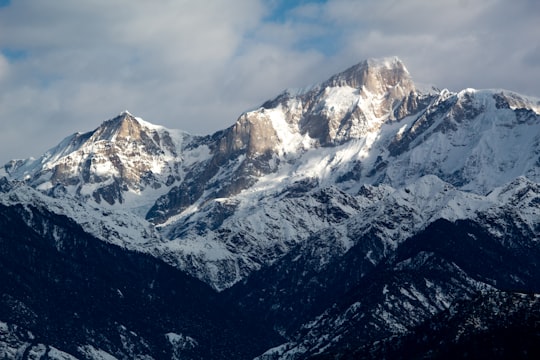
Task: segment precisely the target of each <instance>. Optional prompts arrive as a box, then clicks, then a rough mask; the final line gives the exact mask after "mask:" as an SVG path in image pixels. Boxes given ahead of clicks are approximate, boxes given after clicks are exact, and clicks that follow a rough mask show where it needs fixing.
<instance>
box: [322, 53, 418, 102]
mask: <svg viewBox="0 0 540 360" xmlns="http://www.w3.org/2000/svg"><path fill="white" fill-rule="evenodd" d="M327 85H329V86H350V87H353V88H363V89H364V90H367V91H369V92H371V93H374V94H378V95H382V94H385V93H387V92H388V91H390V90H391V89H395V88H398V87H399V88H401V90H402V91H401V92H402V93H404V94H408V93H409V92H411V91H413V90H414V83H413V81H412V78H411V75H410V74H409V71H408V70H407V68H406V67H405V65H404V64H403V62H402V61H401V60H400V59H399V58H398V57H395V56H394V57H385V58H372V59H367V60H364V61H362V62H360V63H358V64H356V65H354V66H352V67H350V68H348V69H347V70H345V71H343V72H341V73H339V74H337V75H334V76H332V77H331V78H330V79H329V80H328V82H327Z"/></svg>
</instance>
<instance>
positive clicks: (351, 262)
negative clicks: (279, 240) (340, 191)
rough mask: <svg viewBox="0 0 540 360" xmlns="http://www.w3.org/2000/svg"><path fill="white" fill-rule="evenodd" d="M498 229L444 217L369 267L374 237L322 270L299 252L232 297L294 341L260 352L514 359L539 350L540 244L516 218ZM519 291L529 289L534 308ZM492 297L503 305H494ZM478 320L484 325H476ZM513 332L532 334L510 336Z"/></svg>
mask: <svg viewBox="0 0 540 360" xmlns="http://www.w3.org/2000/svg"><path fill="white" fill-rule="evenodd" d="M499 226H504V227H505V229H506V231H507V233H506V236H503V237H502V238H497V237H494V236H493V235H492V234H490V233H489V232H488V231H487V230H486V224H485V223H479V222H475V221H470V220H459V221H456V222H450V221H447V220H438V221H435V222H434V223H432V224H431V225H429V226H428V227H427V228H426V229H425V230H424V231H422V232H421V233H419V234H418V235H416V236H414V237H412V238H410V239H408V240H407V241H405V242H404V243H403V244H401V245H400V246H399V247H398V249H397V250H396V252H395V253H393V254H392V255H391V256H388V257H386V258H385V259H384V260H383V261H381V263H379V264H378V265H377V266H369V265H367V264H368V263H369V262H368V261H367V260H366V258H365V248H364V247H365V246H370V247H371V249H375V248H376V247H373V244H376V243H377V240H376V237H365V238H363V239H361V240H360V244H362V245H361V246H356V247H354V248H352V249H351V250H349V252H347V254H346V255H344V256H342V257H340V258H337V259H335V260H334V261H333V262H331V263H329V264H328V265H327V266H326V267H325V268H324V269H323V270H320V271H315V270H313V267H312V266H310V265H309V263H310V262H312V261H313V260H314V259H313V258H310V255H308V254H310V253H311V254H313V252H309V251H305V249H304V251H299V252H295V251H293V252H291V254H290V255H291V256H293V258H286V259H283V260H282V261H280V262H278V263H276V264H275V265H274V266H273V267H271V268H269V269H265V270H263V271H261V272H259V273H257V274H255V275H253V276H252V277H251V278H250V279H249V280H248V281H246V282H245V283H244V284H241V285H237V286H235V287H234V288H233V289H231V290H230V291H229V294H230V296H231V297H232V298H236V299H238V301H239V302H240V303H241V305H242V306H243V307H244V308H245V311H247V312H251V313H252V314H264V315H265V316H266V321H268V322H270V323H274V324H275V326H276V328H277V329H280V330H281V332H282V333H284V334H286V336H287V337H288V338H289V339H290V341H289V342H288V343H287V344H284V345H282V346H281V347H278V348H276V349H274V350H271V351H269V352H268V353H266V354H265V355H264V356H262V357H261V359H305V358H311V357H315V358H328V359H330V358H374V359H380V358H390V359H392V358H403V359H407V358H415V357H420V358H422V357H424V356H427V357H431V356H433V357H435V358H440V357H442V358H445V357H446V355H447V353H446V351H448V354H452V356H457V357H463V356H466V354H467V353H471V354H476V355H479V354H484V355H485V356H487V357H488V358H490V357H493V358H497V357H503V358H511V356H510V354H513V351H514V350H516V349H519V350H520V351H521V356H523V357H524V358H533V356H532V354H537V353H538V352H539V351H540V331H539V330H540V328H539V325H540V312H539V306H540V305H539V300H538V299H539V296H540V295H536V296H534V295H533V294H535V293H536V294H540V266H539V262H538V259H540V246H539V245H538V243H537V242H531V241H530V240H531V239H530V237H529V235H530V234H529V233H528V232H527V231H524V230H523V229H520V227H519V226H516V224H514V223H513V221H512V220H510V219H507V221H506V222H500V223H499ZM299 253H302V254H303V255H302V256H298V254H299ZM311 256H312V255H311ZM519 293H527V294H531V297H530V299H532V300H531V301H530V304H531V308H530V313H529V312H528V309H527V306H526V305H525V302H524V301H525V300H523V301H521V300H519V299H521V297H520V296H521V295H519ZM492 299H496V303H503V304H502V305H501V306H492V307H489V306H487V305H486V304H485V303H486V302H488V303H489V301H492ZM516 299H517V300H516ZM527 299H528V298H527ZM493 301H495V300H493ZM476 308H478V309H479V310H478V315H476V312H475V311H476V310H475V309H476ZM456 309H459V310H456ZM461 309H463V310H461ZM449 312H450V313H449ZM516 313H519V314H518V315H516ZM445 314H446V315H445ZM445 317H451V319H452V322H450V321H449V320H448V321H447V319H446V318H445ZM471 318H474V319H476V320H474V321H479V322H481V323H482V326H480V325H479V326H474V325H471V326H468V325H467V324H469V323H470V321H472V320H471ZM460 327H463V328H464V330H463V331H462V332H461V333H460V336H459V337H458V338H456V339H454V338H453V337H451V336H455V333H456V332H458V329H459V328H460ZM432 328H435V329H436V330H438V332H433V331H432ZM295 329H296V330H295ZM510 329H513V330H510ZM533 330H534V331H533ZM512 331H517V333H520V334H522V333H524V334H527V336H526V337H524V338H522V339H519V338H518V337H516V336H513V337H507V336H505V334H506V335H508V334H510V333H511V332H512ZM529 331H532V332H529ZM469 335H470V337H471V338H468V336H469ZM474 337H476V338H474ZM381 341H382V342H381ZM416 342H418V344H417V343H416ZM439 343H444V346H445V347H444V349H445V350H441V349H439V345H438V344H439ZM480 344H484V345H486V346H487V345H490V344H491V345H494V344H496V345H497V346H494V347H488V348H486V349H482V350H479V349H477V348H476V346H478V345H480ZM413 345H414V346H413ZM449 358H451V357H449Z"/></svg>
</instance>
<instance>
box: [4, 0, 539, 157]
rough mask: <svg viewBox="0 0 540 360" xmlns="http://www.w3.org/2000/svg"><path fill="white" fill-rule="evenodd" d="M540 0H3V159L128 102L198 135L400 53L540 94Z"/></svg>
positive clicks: (91, 124) (452, 78)
mask: <svg viewBox="0 0 540 360" xmlns="http://www.w3.org/2000/svg"><path fill="white" fill-rule="evenodd" d="M538 24H540V5H539V3H538V2H537V1H534V0H522V1H517V2H509V1H504V0H474V1H472V0H470V1H467V0H449V1H445V2H434V1H429V0H409V1H397V0H328V1H287V0H235V1H234V2H231V1H226V0H212V1H207V2H195V1H188V0H183V1H182V0H176V1H173V0H158V1H152V2H149V1H143V0H135V1H133V0H131V1H128V0H114V1H110V0H107V1H106V0H96V1H92V2H89V1H88V2H81V1H70V0H52V1H47V2H45V1H39V0H17V1H12V2H9V1H3V2H2V3H0V89H1V92H0V163H5V162H6V161H8V160H9V159H11V158H24V157H28V156H39V155H40V154H41V153H43V152H44V151H45V150H46V149H47V148H49V147H52V146H53V145H55V144H56V143H58V142H59V141H60V140H61V139H62V137H64V136H67V135H69V134H71V133H73V132H76V131H89V130H92V129H94V128H96V127H97V126H99V124H100V123H101V122H102V121H104V120H106V119H108V118H111V117H113V116H115V115H116V114H117V113H119V112H121V111H123V110H125V109H129V110H130V111H131V112H132V113H134V114H135V115H137V116H140V117H143V118H144V119H146V120H148V121H150V122H153V123H157V124H162V125H164V126H167V127H169V128H177V129H182V130H185V131H188V132H191V133H195V134H209V133H212V132H214V131H216V130H219V129H223V128H225V127H228V126H230V125H232V124H233V123H234V121H235V120H236V118H237V117H238V116H239V115H240V114H241V113H242V112H243V111H245V110H248V109H250V108H253V107H257V106H258V105H260V104H261V103H262V102H264V101H265V100H267V99H269V98H272V97H274V96H276V95H277V94H278V93H279V92H281V91H282V90H283V89H284V88H288V87H303V86H306V85H309V84H311V83H313V82H317V81H321V80H324V79H326V78H327V77H328V76H330V75H331V74H333V73H335V72H338V71H341V70H343V69H345V68H347V67H349V66H351V65H353V64H355V63H357V62H359V61H361V60H363V59H365V58H369V57H381V56H389V55H396V56H399V57H400V58H401V59H402V60H403V61H404V62H405V64H406V65H407V67H408V69H409V71H410V72H411V74H412V76H413V79H415V80H416V81H419V82H424V83H433V84H435V85H437V86H439V87H447V88H450V89H452V90H459V89H462V88H466V87H475V88H493V87H497V88H506V89H511V90H515V91H518V92H522V93H525V94H529V95H533V96H539V97H540V82H539V81H538V80H537V79H540V37H539V36H538V35H539V27H538Z"/></svg>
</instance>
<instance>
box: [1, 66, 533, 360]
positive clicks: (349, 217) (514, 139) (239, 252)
mask: <svg viewBox="0 0 540 360" xmlns="http://www.w3.org/2000/svg"><path fill="white" fill-rule="evenodd" d="M0 277H1V279H0V358H1V357H4V358H20V359H126V358H133V359H260V360H265V359H308V358H314V359H326V358H329V359H330V358H331V359H358V358H373V359H381V358H389V359H397V358H404V359H409V358H426V357H427V358H460V357H466V356H469V357H472V358H512V359H517V358H538V357H539V356H540V100H538V99H534V98H530V97H526V96H522V95H519V94H517V93H514V92H511V91H507V90H475V89H465V90H462V91H460V92H457V93H456V92H451V91H448V90H439V89H436V88H425V87H417V85H416V84H415V83H414V82H413V80H412V78H411V75H410V74H409V72H408V71H407V69H406V68H405V65H404V64H403V63H402V62H401V61H400V60H399V59H398V58H383V59H369V60H366V61H363V62H361V63H359V64H357V65H355V66H353V67H351V68H349V69H347V70H345V71H343V72H342V73H339V74H336V75H334V76H332V77H330V78H329V79H328V80H327V81H325V82H322V83H320V84H317V85H314V86H311V87H308V88H304V89H295V90H292V89H291V90H286V91H284V92H283V93H281V94H279V95H278V96H277V97H276V98H274V99H272V100H269V101H267V102H265V103H264V104H262V105H261V106H260V107H259V108H257V109H256V110H253V111H248V112H246V113H244V114H242V115H241V116H240V117H239V118H238V120H237V121H236V122H235V123H234V124H233V125H232V126H231V127H229V128H227V129H224V130H222V131H218V132H216V133H214V134H210V135H205V136H195V135H191V134H188V133H185V132H182V131H178V130H170V129H166V128H164V127H162V126H158V125H153V124H151V123H149V122H146V121H144V120H142V119H140V118H138V117H136V116H134V115H132V114H130V113H129V112H127V111H125V112H122V113H121V114H119V115H118V116H116V117H114V118H112V119H110V120H107V121H105V122H103V123H102V124H101V125H100V126H99V127H98V128H97V129H95V130H93V131H91V132H87V133H77V134H73V135H71V136H68V137H67V138H65V139H64V140H63V141H61V142H60V143H59V144H58V145H57V146H55V147H53V148H51V150H49V151H47V152H46V153H45V154H43V155H42V156H41V157H39V158H36V159H34V158H31V159H25V160H12V161H10V162H9V163H7V164H5V165H4V167H3V169H2V170H0Z"/></svg>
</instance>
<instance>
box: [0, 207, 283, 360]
mask: <svg viewBox="0 0 540 360" xmlns="http://www.w3.org/2000/svg"><path fill="white" fill-rule="evenodd" d="M21 217H26V218H28V217H30V218H31V219H32V223H33V225H34V226H32V227H29V226H27V224H26V222H24V221H22V220H21ZM0 321H3V322H5V323H8V324H12V325H17V326H18V327H19V328H22V329H26V330H29V331H30V332H31V333H32V334H33V337H29V336H28V335H26V340H27V342H28V344H33V345H35V346H37V344H45V345H50V346H54V347H55V348H57V349H60V350H62V351H64V352H67V353H69V354H72V355H74V356H76V357H80V358H85V356H84V354H83V352H82V351H81V347H83V346H88V345H91V346H93V347H94V348H96V349H101V350H103V351H105V352H107V353H109V354H111V355H114V356H115V357H117V358H120V359H121V358H124V359H127V358H135V357H136V356H142V355H148V356H151V357H153V358H161V359H171V358H182V359H199V358H206V359H210V358H212V359H217V358H221V359H232V358H238V359H248V358H251V357H252V356H254V355H256V354H257V353H259V352H261V351H263V350H264V349H265V348H267V347H268V346H269V345H270V344H272V343H275V342H276V336H275V335H274V334H273V333H272V332H269V331H266V330H264V329H263V328H261V327H260V326H259V325H262V326H264V324H257V323H256V322H254V321H253V319H247V318H246V317H245V316H243V315H242V314H240V313H239V312H238V311H237V310H236V308H235V306H234V305H232V304H231V303H227V302H225V301H224V300H223V299H222V298H220V297H219V296H218V294H217V293H215V292H214V291H213V290H212V289H211V288H210V287H208V286H207V285H206V284H203V283H202V282H200V281H199V280H196V279H193V278H191V277H189V276H187V275H185V274H183V273H182V272H180V271H178V270H177V269H174V268H172V267H170V266H168V265H166V264H164V263H163V262H161V261H159V260H156V259H155V258H152V257H150V256H148V255H145V254H140V253H135V252H129V251H126V250H125V249H121V248H119V247H116V246H113V245H110V244H106V243H104V242H103V241H100V240H98V239H95V238H93V237H92V236H90V235H88V234H86V233H85V232H83V231H82V230H81V228H80V227H79V226H78V225H77V224H75V223H73V222H72V221H71V220H70V219H68V218H65V217H60V216H58V215H55V214H53V213H50V212H48V211H47V210H46V209H37V208H22V207H19V206H13V207H5V206H1V208H0ZM21 333H23V334H24V331H22V330H21ZM166 334H169V335H166ZM171 334H178V335H180V336H175V335H171ZM5 335H6V334H5V333H4V334H2V333H0V339H2V337H3V336H5ZM167 336H169V337H172V338H174V339H182V338H184V339H189V338H191V339H193V340H194V342H192V341H191V340H187V341H184V342H183V343H182V342H180V343H176V346H174V344H173V343H174V341H172V342H171V341H168V340H167ZM2 340H5V338H4V339H2ZM28 344H26V345H25V346H28ZM0 350H1V349H0ZM4 350H5V349H4ZM27 353H28V351H27ZM6 356H7V353H6Z"/></svg>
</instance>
